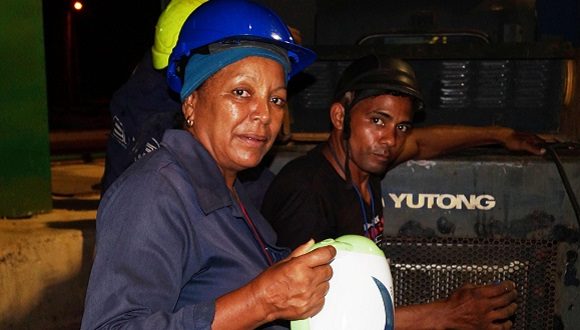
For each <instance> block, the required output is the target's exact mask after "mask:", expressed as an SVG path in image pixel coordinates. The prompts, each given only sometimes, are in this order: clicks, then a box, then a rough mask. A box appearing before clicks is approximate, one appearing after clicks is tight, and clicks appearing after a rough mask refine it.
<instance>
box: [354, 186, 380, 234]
mask: <svg viewBox="0 0 580 330" xmlns="http://www.w3.org/2000/svg"><path fill="white" fill-rule="evenodd" d="M368 186H369V191H370V193H371V212H372V214H371V216H372V217H374V216H375V199H374V198H373V190H372V189H371V184H370V182H369V183H368ZM352 187H353V188H354V191H356V195H357V197H358V201H359V205H360V210H361V213H362V220H363V230H364V232H365V236H366V237H369V231H368V227H369V225H368V220H369V217H368V215H367V208H366V206H365V201H364V199H363V197H362V194H361V192H360V191H359V190H358V188H357V187H356V186H355V185H354V184H353V185H352ZM372 221H373V220H372V218H371V224H372ZM369 238H371V237H369ZM371 239H372V238H371Z"/></svg>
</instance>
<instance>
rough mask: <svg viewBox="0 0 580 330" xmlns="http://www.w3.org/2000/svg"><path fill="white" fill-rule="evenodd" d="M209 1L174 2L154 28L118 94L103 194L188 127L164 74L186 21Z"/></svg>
mask: <svg viewBox="0 0 580 330" xmlns="http://www.w3.org/2000/svg"><path fill="white" fill-rule="evenodd" d="M204 2H205V0H172V1H171V2H170V3H169V4H168V5H167V7H166V8H165V9H164V10H163V12H162V13H161V15H160V16H159V19H158V20H157V24H156V26H155V38H154V43H153V46H152V47H151V49H150V50H149V51H147V52H145V54H144V55H143V58H142V59H141V62H140V63H139V64H138V65H137V66H136V67H135V69H134V70H133V73H132V74H131V76H130V77H129V79H128V80H127V81H126V82H125V83H124V84H123V85H122V86H121V87H120V88H119V89H118V90H117V91H116V92H115V93H114V94H113V96H112V98H111V102H110V104H109V111H110V113H111V117H112V124H111V125H112V127H111V134H110V135H109V138H108V141H107V151H106V157H105V172H104V174H103V178H102V179H101V193H102V194H104V193H105V191H106V190H107V189H108V188H109V186H110V185H111V184H112V183H113V182H114V181H115V180H116V179H117V177H119V176H120V175H121V173H123V171H125V170H126V169H127V168H128V167H129V166H130V165H131V164H133V162H134V161H136V160H138V159H139V158H141V157H142V156H143V155H145V154H147V153H148V152H151V151H153V150H156V149H158V148H159V146H160V142H161V138H162V136H163V132H165V130H166V129H168V128H180V126H181V125H183V115H182V114H181V111H180V109H181V103H180V102H179V95H178V94H176V93H175V92H172V91H171V90H170V89H169V86H168V85H167V79H166V75H165V70H166V68H167V63H168V60H169V55H170V54H171V51H172V49H173V47H174V46H175V44H176V42H177V38H178V35H179V30H180V29H181V26H182V25H183V22H185V19H186V18H187V17H188V16H189V14H191V13H192V12H193V11H194V10H195V9H196V8H197V7H199V5H201V4H202V3H204Z"/></svg>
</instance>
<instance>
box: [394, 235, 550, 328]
mask: <svg viewBox="0 0 580 330" xmlns="http://www.w3.org/2000/svg"><path fill="white" fill-rule="evenodd" d="M384 251H385V254H386V255H387V258H389V261H390V267H391V272H392V275H393V282H394V289H395V304H396V305H397V306H400V305H409V304H417V303H426V302H431V301H434V300H437V299H443V298H446V297H448V296H449V294H450V293H451V292H452V291H453V290H455V289H457V288H459V287H460V286H461V285H462V284H464V283H467V282H470V283H474V284H486V283H492V282H494V281H501V280H506V279H509V280H512V281H514V282H515V283H516V285H517V290H518V293H519V297H518V300H517V301H516V302H517V304H518V310H517V312H516V314H515V316H514V318H513V324H514V325H513V329H553V323H554V322H553V317H554V313H555V290H556V289H555V283H556V261H555V260H556V255H557V244H556V243H555V242H553V241H545V240H515V239H501V240H499V239H478V238H403V237H388V238H387V239H386V243H385V245H384Z"/></svg>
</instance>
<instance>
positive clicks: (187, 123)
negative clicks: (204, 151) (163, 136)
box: [185, 118, 193, 127]
mask: <svg viewBox="0 0 580 330" xmlns="http://www.w3.org/2000/svg"><path fill="white" fill-rule="evenodd" d="M185 125H187V127H191V126H193V119H191V118H187V119H186V120H185Z"/></svg>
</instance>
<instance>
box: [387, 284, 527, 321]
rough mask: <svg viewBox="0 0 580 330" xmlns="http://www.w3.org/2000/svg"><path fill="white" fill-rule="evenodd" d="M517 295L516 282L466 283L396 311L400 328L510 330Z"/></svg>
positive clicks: (396, 319) (396, 318)
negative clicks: (445, 294) (442, 295)
mask: <svg viewBox="0 0 580 330" xmlns="http://www.w3.org/2000/svg"><path fill="white" fill-rule="evenodd" d="M517 296H518V293H517V291H516V287H515V284H514V283H513V282H512V281H504V282H501V283H499V284H489V285H483V286H474V285H471V284H466V285H464V286H462V287H461V288H459V289H457V290H456V291H454V292H453V293H452V294H451V295H450V296H449V298H447V299H445V300H439V301H435V302H433V303H429V304H421V305H412V306H404V307H400V308H397V309H396V311H395V328H396V329H398V330H400V329H415V330H418V329H473V330H476V329H477V330H483V329H511V327H512V321H511V320H510V317H511V316H512V315H513V314H514V313H515V311H516V309H517V305H516V303H515V300H516V298H517Z"/></svg>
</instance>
